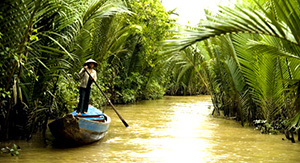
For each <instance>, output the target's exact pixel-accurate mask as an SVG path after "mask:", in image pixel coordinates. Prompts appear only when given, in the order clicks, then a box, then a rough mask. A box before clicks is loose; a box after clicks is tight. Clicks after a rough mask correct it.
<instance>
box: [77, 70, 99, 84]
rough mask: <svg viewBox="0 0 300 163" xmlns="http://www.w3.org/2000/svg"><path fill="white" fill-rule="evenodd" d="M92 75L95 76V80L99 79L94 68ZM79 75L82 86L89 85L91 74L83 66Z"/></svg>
mask: <svg viewBox="0 0 300 163" xmlns="http://www.w3.org/2000/svg"><path fill="white" fill-rule="evenodd" d="M87 70H88V71H89V69H87ZM90 74H91V76H92V77H93V78H94V80H95V81H96V80H97V73H96V71H95V70H94V69H92V72H91V73H90ZM79 76H80V87H82V88H86V87H87V86H88V83H89V78H90V76H89V74H87V73H86V72H85V70H84V68H82V69H81V70H80V72H79Z"/></svg>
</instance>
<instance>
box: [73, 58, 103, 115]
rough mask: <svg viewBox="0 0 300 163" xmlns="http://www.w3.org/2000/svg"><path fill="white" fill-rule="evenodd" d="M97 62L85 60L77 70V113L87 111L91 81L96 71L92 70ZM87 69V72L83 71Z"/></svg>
mask: <svg viewBox="0 0 300 163" xmlns="http://www.w3.org/2000/svg"><path fill="white" fill-rule="evenodd" d="M97 65H98V64H97V62H96V61H95V60H93V59H89V60H87V61H86V62H85V63H84V65H83V68H82V69H81V70H80V72H79V76H80V88H79V103H78V107H77V114H78V115H81V114H86V113H87V111H88V106H89V101H90V93H91V85H92V83H93V81H96V80H97V73H96V71H95V70H94V68H95V67H97ZM85 70H87V71H88V72H89V73H90V74H91V76H92V78H91V77H90V76H89V74H88V73H87V72H86V71H85Z"/></svg>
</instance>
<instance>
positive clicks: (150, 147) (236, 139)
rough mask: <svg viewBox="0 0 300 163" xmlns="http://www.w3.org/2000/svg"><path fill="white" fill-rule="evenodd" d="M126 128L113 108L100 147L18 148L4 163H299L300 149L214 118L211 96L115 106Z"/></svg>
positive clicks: (276, 137) (26, 145) (1, 158)
mask: <svg viewBox="0 0 300 163" xmlns="http://www.w3.org/2000/svg"><path fill="white" fill-rule="evenodd" d="M116 108H117V109H118V111H119V112H120V113H121V115H122V116H123V118H124V119H125V120H126V121H127V123H128V124H129V125H130V128H125V127H124V125H123V124H122V122H121V121H120V120H119V119H118V117H117V116H116V114H115V113H114V112H113V110H112V109H110V108H109V107H108V108H107V110H106V111H105V112H106V114H108V115H109V116H111V118H112V124H111V126H110V129H109V132H108V133H107V135H106V136H105V138H104V139H103V140H101V141H99V142H96V143H93V144H90V145H86V146H82V147H76V148H54V147H52V146H46V147H44V146H43V145H41V144H39V143H37V142H29V143H23V142H18V143H19V144H20V146H21V147H22V151H20V153H21V154H20V156H19V157H10V156H8V155H7V156H5V155H0V162H1V163H2V162H3V163H4V162H22V163H23V162H28V163H29V162H30V163H32V162H41V163H48V162H55V163H77V162H88V163H89V162H117V163H118V162H170V163H175V162H189V163H190V162H197V163H200V162H272V163H273V162H289V163H292V162H299V160H300V143H299V142H297V143H291V142H288V141H287V140H284V141H283V140H282V138H283V137H284V136H283V135H262V134H260V133H259V131H256V130H253V128H250V127H241V125H240V124H239V123H237V122H235V121H232V120H226V119H222V118H213V117H212V116H211V115H210V114H211V112H212V108H211V102H210V97H209V96H193V97H173V96H171V97H170V96H167V97H164V98H163V99H160V100H152V101H143V102H139V103H137V104H132V105H116Z"/></svg>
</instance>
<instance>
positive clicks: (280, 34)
mask: <svg viewBox="0 0 300 163" xmlns="http://www.w3.org/2000/svg"><path fill="white" fill-rule="evenodd" d="M299 11H300V10H299V2H298V1H293V0H287V1H283V0H279V1H273V0H265V1H263V0H261V1H259V2H257V1H256V2H253V1H251V3H248V1H241V3H239V4H237V5H236V6H235V7H234V8H229V7H221V11H220V12H219V13H218V15H216V16H211V15H209V12H207V13H208V15H207V18H208V19H207V20H203V21H202V22H200V26H199V28H196V29H193V28H188V29H187V30H185V32H183V36H184V37H183V36H182V37H178V39H174V40H171V41H167V42H165V45H166V46H167V47H168V48H169V49H167V51H168V52H173V51H177V50H183V49H185V48H187V47H189V46H191V45H193V44H194V43H196V42H198V41H202V40H205V41H204V42H205V46H204V47H202V48H206V50H205V51H203V52H202V54H204V55H206V56H209V57H205V61H204V62H202V65H206V67H203V68H204V70H205V71H201V72H202V73H203V74H205V75H203V76H205V78H206V81H208V83H209V87H208V88H209V92H210V93H211V95H212V99H213V103H214V106H215V111H217V112H218V110H223V111H224V114H225V115H226V116H235V117H237V119H240V120H241V121H242V123H243V121H244V120H245V121H248V122H250V123H251V122H252V120H254V119H264V120H267V122H268V124H271V122H273V121H277V120H281V121H282V120H288V119H290V118H291V117H294V118H292V119H290V122H289V123H287V124H288V125H289V129H292V128H298V126H299V123H298V122H299V108H300V107H299V102H300V100H299V99H300V98H299V96H298V95H299V84H298V83H299V79H300V76H299V71H298V69H299V68H298V67H299V66H297V65H299V56H300V53H299V52H300V51H299V45H300V43H299V40H300V39H299V30H298V29H299V27H300V23H299V21H298V20H299V15H300V13H299ZM244 33H248V34H244ZM199 48H201V47H199ZM205 53H207V54H205ZM205 68H207V69H205ZM267 128H270V126H267Z"/></svg>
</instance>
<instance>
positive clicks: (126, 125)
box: [84, 68, 129, 127]
mask: <svg viewBox="0 0 300 163" xmlns="http://www.w3.org/2000/svg"><path fill="white" fill-rule="evenodd" d="M84 70H85V71H86V72H87V74H88V75H89V76H90V77H91V78H93V77H92V75H91V74H90V73H89V72H88V70H87V69H86V68H84ZM93 81H94V83H95V84H96V86H97V87H98V88H99V90H100V91H101V93H102V94H103V96H104V97H105V99H106V101H107V102H108V103H109V104H110V106H111V107H112V108H113V109H114V111H115V112H116V114H117V115H118V117H119V118H120V119H121V121H122V122H123V124H124V125H125V127H129V125H128V124H127V123H126V121H125V120H124V119H123V118H122V116H121V115H120V114H119V112H118V111H117V109H116V108H115V106H114V105H113V104H112V103H111V101H110V99H109V98H108V97H107V96H106V94H105V93H104V92H103V91H102V89H101V88H100V87H99V85H98V84H97V83H96V81H95V80H93Z"/></svg>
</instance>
